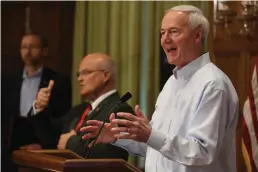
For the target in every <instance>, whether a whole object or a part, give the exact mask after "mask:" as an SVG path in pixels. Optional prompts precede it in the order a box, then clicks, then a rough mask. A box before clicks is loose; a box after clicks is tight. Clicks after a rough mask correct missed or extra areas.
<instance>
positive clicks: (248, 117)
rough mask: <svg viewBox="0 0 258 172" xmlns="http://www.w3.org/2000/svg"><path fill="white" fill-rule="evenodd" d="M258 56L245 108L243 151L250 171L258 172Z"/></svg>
mask: <svg viewBox="0 0 258 172" xmlns="http://www.w3.org/2000/svg"><path fill="white" fill-rule="evenodd" d="M257 74H258V58H257V59H256V64H255V66H254V71H253V76H252V81H251V87H250V88H251V89H250V93H249V96H248V97H247V100H246V101H245V104H244V108H243V121H242V140H241V144H242V153H243V156H244V160H245V164H246V167H247V171H248V172H258V144H257V140H258V120H257V119H258V80H257Z"/></svg>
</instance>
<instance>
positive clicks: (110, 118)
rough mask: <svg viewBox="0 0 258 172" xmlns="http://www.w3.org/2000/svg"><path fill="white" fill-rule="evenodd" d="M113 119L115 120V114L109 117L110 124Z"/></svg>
mask: <svg viewBox="0 0 258 172" xmlns="http://www.w3.org/2000/svg"><path fill="white" fill-rule="evenodd" d="M113 119H115V114H114V113H111V115H110V116H109V122H110V123H111V121H112V120H113Z"/></svg>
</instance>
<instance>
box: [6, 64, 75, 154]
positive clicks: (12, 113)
mask: <svg viewBox="0 0 258 172" xmlns="http://www.w3.org/2000/svg"><path fill="white" fill-rule="evenodd" d="M22 73H23V71H22V70H21V72H20V73H19V74H17V75H15V76H9V77H7V78H4V79H3V77H2V82H4V83H3V87H2V92H4V94H3V95H2V96H3V97H2V98H3V99H2V100H4V102H2V107H3V106H4V108H3V109H2V133H3V132H5V136H4V140H5V147H6V148H7V147H9V148H10V149H11V150H15V149H19V147H20V146H23V145H26V144H31V143H40V144H41V145H42V146H43V148H55V147H56V144H57V141H58V135H57V133H55V132H54V131H53V129H52V126H51V125H50V120H51V119H52V118H56V117H60V116H62V115H64V114H65V113H66V112H67V111H68V110H69V109H70V107H71V82H70V79H69V78H68V77H64V76H61V75H60V74H58V73H56V72H55V71H53V70H51V69H49V68H43V71H42V77H41V81H40V85H39V89H40V88H43V87H46V86H48V83H49V81H50V80H51V79H52V80H54V81H55V84H54V87H53V89H52V93H51V98H50V102H49V105H48V107H47V108H46V109H45V110H43V111H42V112H41V113H39V114H37V115H35V116H29V117H27V118H21V117H20V91H21V86H22ZM30 113H31V112H29V114H30ZM2 148H3V147H2Z"/></svg>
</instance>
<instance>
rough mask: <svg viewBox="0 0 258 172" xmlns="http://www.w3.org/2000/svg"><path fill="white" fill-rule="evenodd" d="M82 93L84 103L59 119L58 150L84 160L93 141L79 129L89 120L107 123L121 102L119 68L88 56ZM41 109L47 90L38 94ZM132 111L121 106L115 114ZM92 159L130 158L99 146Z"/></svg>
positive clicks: (80, 79) (102, 56) (104, 57)
mask: <svg viewBox="0 0 258 172" xmlns="http://www.w3.org/2000/svg"><path fill="white" fill-rule="evenodd" d="M78 82H79V85H80V94H81V95H82V97H83V99H84V101H85V102H84V103H82V104H80V105H77V106H75V107H74V108H72V109H71V110H70V111H69V112H68V113H67V114H66V115H65V117H64V118H63V119H62V120H60V122H61V124H60V125H61V126H60V129H61V128H62V132H61V133H62V135H61V136H60V139H59V143H58V146H57V147H58V149H70V150H72V151H74V152H76V153H77V154H79V155H81V156H83V157H85V153H87V151H88V150H87V149H88V144H89V143H90V142H91V141H92V140H91V139H89V140H86V141H84V140H82V136H83V133H81V132H80V128H81V127H82V126H85V125H86V121H87V120H92V119H96V120H100V121H108V117H109V114H108V112H109V111H110V110H111V109H112V107H114V105H115V104H116V103H118V102H119V99H120V95H119V93H118V92H117V90H116V66H115V63H114V61H113V60H112V59H111V58H110V57H109V56H107V55H106V54H101V53H94V54H89V55H87V56H86V57H84V59H83V60H82V62H81V64H80V67H79V71H78ZM38 95H39V96H38V99H37V101H38V102H41V103H39V108H40V109H44V107H45V106H46V105H47V104H48V100H49V97H50V96H49V94H47V90H46V89H41V90H40V91H39V94H38ZM118 111H119V112H121V111H122V112H131V113H133V110H132V108H131V107H130V106H129V105H128V104H126V103H122V104H121V105H120V106H119V107H118V108H116V109H115V110H114V112H118ZM89 158H122V159H124V160H127V159H128V152H127V151H126V150H124V149H121V148H119V147H115V146H113V145H111V144H99V145H96V147H94V148H93V149H92V151H91V154H90V156H89Z"/></svg>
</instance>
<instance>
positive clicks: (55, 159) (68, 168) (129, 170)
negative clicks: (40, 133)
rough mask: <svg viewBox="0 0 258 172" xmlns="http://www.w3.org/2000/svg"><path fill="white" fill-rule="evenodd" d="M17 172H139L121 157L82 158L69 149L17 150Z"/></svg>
mask: <svg viewBox="0 0 258 172" xmlns="http://www.w3.org/2000/svg"><path fill="white" fill-rule="evenodd" d="M13 161H14V163H15V164H17V165H18V169H19V172H43V171H52V172H141V171H140V170H139V169H137V168H136V167H134V166H132V165H130V164H128V163H127V162H126V161H124V160H122V159H84V158H82V157H80V156H79V155H77V154H75V153H74V152H72V151H69V150H39V151H26V150H17V151H15V152H14V153H13Z"/></svg>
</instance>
